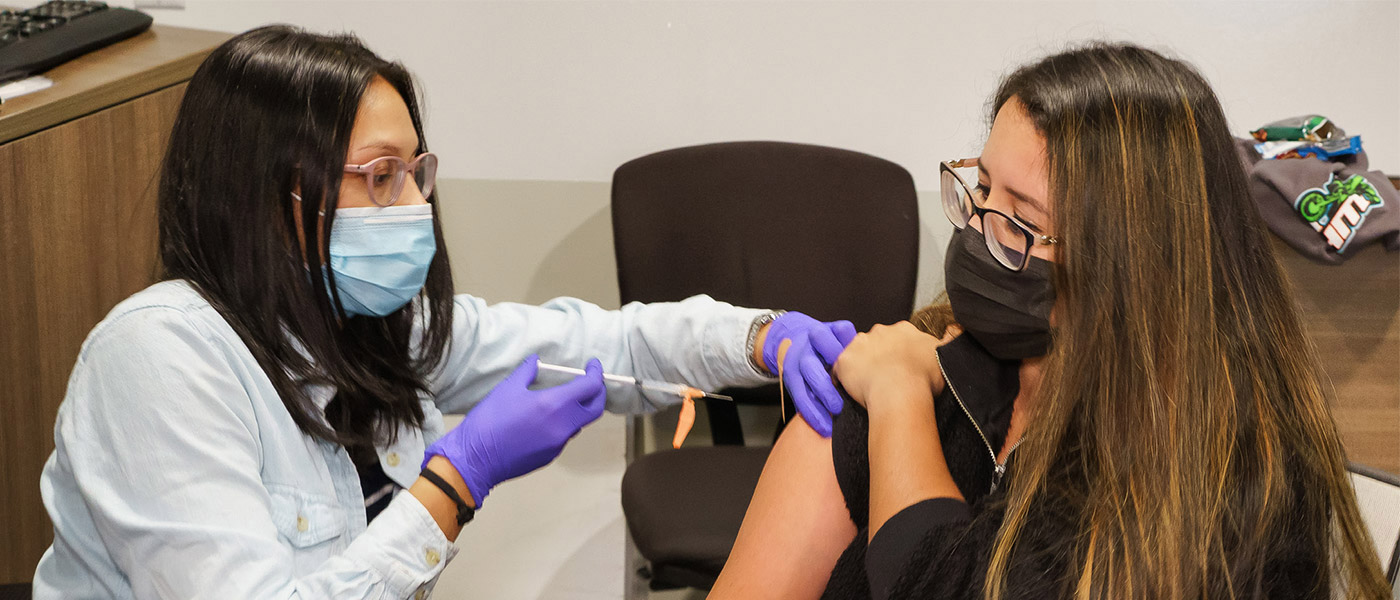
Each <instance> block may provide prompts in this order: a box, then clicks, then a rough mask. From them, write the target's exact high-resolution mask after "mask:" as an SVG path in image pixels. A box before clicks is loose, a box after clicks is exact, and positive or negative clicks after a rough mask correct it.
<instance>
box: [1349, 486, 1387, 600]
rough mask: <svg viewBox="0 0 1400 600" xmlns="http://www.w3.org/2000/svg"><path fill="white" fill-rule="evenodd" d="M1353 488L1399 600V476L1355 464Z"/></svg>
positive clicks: (1382, 563) (1383, 566) (1382, 564)
mask: <svg viewBox="0 0 1400 600" xmlns="http://www.w3.org/2000/svg"><path fill="white" fill-rule="evenodd" d="M1347 470H1349V471H1351V482H1352V486H1353V487H1355V488H1356V503H1357V505H1358V506H1359V507H1360V508H1361V518H1362V519H1364V520H1365V521H1366V527H1367V529H1369V530H1370V531H1371V539H1372V540H1374V541H1375V542H1376V552H1377V553H1379V555H1380V558H1381V568H1383V569H1385V570H1386V576H1387V577H1389V579H1390V585H1391V587H1392V588H1394V589H1395V590H1396V594H1397V595H1396V598H1400V586H1397V578H1400V476H1396V475H1393V474H1390V473H1386V472H1384V471H1381V470H1378V469H1372V468H1370V467H1366V466H1362V465H1357V464H1352V465H1349V466H1348V467H1347Z"/></svg>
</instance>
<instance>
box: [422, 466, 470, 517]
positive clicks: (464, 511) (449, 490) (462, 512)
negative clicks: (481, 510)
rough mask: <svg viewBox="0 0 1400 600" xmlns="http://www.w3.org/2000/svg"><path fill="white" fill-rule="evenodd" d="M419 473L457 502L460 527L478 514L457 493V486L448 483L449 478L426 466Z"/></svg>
mask: <svg viewBox="0 0 1400 600" xmlns="http://www.w3.org/2000/svg"><path fill="white" fill-rule="evenodd" d="M418 475H419V476H421V477H422V478H423V479H427V480H428V481H429V482H431V483H432V484H433V485H435V486H437V487H438V489H440V490H442V493H444V494H447V497H448V498H451V499H452V501H453V502H455V503H457V526H458V527H461V526H463V525H466V524H467V523H470V522H471V520H472V518H473V517H475V516H476V509H474V508H472V507H470V506H468V505H467V503H466V502H465V501H463V500H462V496H461V494H458V493H457V488H454V487H452V484H450V483H447V480H446V479H443V478H442V476H441V475H438V474H437V473H434V472H432V470H430V469H428V468H424V469H423V472H422V473H419V474H418Z"/></svg>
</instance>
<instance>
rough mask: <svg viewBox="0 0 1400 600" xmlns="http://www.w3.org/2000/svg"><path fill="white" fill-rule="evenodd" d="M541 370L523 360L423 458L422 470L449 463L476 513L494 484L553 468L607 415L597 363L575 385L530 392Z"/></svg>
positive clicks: (534, 360)
mask: <svg viewBox="0 0 1400 600" xmlns="http://www.w3.org/2000/svg"><path fill="white" fill-rule="evenodd" d="M538 370H539V357H538V356H535V355H531V356H530V357H529V358H527V359H525V362H523V363H520V366H519V367H516V368H515V371H514V372H512V373H511V374H510V375H509V376H508V377H506V378H505V380H503V381H501V382H500V383H498V384H496V387H495V388H492V390H491V392H490V393H489V394H486V397H485V398H482V400H481V402H480V403H478V404H477V405H476V407H475V408H473V409H472V410H471V412H469V413H467V416H466V417H464V418H463V419H462V422H461V424H459V425H457V427H456V428H454V429H453V430H452V431H449V432H447V435H444V436H442V438H440V439H438V441H436V442H433V444H432V445H431V446H428V449H427V452H426V455H425V456H424V457H423V464H424V465H427V464H428V459H430V458H432V457H434V456H442V457H444V458H446V459H447V460H448V462H451V463H452V466H453V467H455V468H456V469H457V472H458V473H461V475H462V480H463V481H465V482H466V483H467V489H468V490H471V493H472V500H475V501H476V507H477V508H481V501H482V500H483V499H485V498H486V494H488V493H490V491H491V488H493V487H495V486H496V484H498V483H501V482H503V481H506V480H508V479H514V478H516V477H519V476H521V475H524V474H526V473H529V472H531V471H534V470H535V469H538V468H540V467H543V466H545V465H547V464H549V462H550V461H552V460H554V459H555V458H556V457H558V456H559V453H560V452H562V451H563V450H564V444H566V443H568V441H569V440H570V439H571V438H573V437H574V435H575V434H577V433H578V432H579V430H581V429H583V427H584V426H585V425H587V424H589V423H592V422H593V421H595V420H597V419H598V417H599V416H601V415H602V414H603V406H604V404H605V401H606V399H607V392H606V390H604V388H603V365H602V364H601V363H599V362H598V359H596V358H595V359H593V360H590V361H588V366H587V368H585V369H584V370H585V374H583V375H579V376H578V377H575V378H574V379H573V381H570V382H568V383H565V384H562V385H558V386H555V387H551V388H545V389H541V390H532V389H530V384H532V383H534V382H535V374H536V373H537V372H538Z"/></svg>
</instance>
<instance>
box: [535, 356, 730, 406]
mask: <svg viewBox="0 0 1400 600" xmlns="http://www.w3.org/2000/svg"><path fill="white" fill-rule="evenodd" d="M539 365H540V369H542V370H545V371H554V372H555V373H565V374H568V375H583V374H584V371H583V369H575V368H573V367H561V366H559V365H551V364H549V363H547V362H544V361H540V362H539ZM603 380H604V381H610V382H612V383H620V384H623V385H634V386H637V387H639V388H642V389H644V390H650V391H653V392H661V393H663V394H674V395H676V396H681V397H687V396H688V397H691V398H710V399H713V400H724V401H726V402H733V401H734V398H731V397H729V396H725V395H724V394H711V393H710V392H706V391H704V390H699V389H696V388H693V387H690V386H688V385H685V384H681V383H667V382H665V381H648V380H645V379H637V378H635V377H628V376H626V375H613V374H611V373H604V374H603Z"/></svg>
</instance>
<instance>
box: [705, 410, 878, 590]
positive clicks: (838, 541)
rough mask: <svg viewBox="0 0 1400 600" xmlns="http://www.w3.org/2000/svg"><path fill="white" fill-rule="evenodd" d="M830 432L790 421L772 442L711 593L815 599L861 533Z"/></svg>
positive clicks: (803, 422)
mask: <svg viewBox="0 0 1400 600" xmlns="http://www.w3.org/2000/svg"><path fill="white" fill-rule="evenodd" d="M855 535H856V525H855V523H853V522H852V521H851V517H850V513H849V512H848V511H847V509H846V501H845V497H844V496H843V495H842V494H841V488H840V487H839V486H838V485H837V483H836V470H835V468H834V466H833V464H832V458H831V439H829V438H823V437H821V436H820V435H817V433H816V432H815V431H813V430H812V428H811V427H810V426H808V425H807V423H806V422H805V421H803V420H801V419H796V420H794V421H793V422H792V423H790V424H788V427H787V428H786V429H785V430H784V431H783V435H782V436H781V437H780V438H779V439H778V442H777V443H776V444H774V446H773V452H772V454H770V455H769V457H768V462H767V464H765V465H764V466H763V474H762V475H761V476H759V479H758V487H757V489H755V490H754V495H753V500H752V501H750V502H749V510H748V513H747V514H745V515H744V524H743V526H742V527H741V528H740V529H739V538H738V539H737V540H736V541H735V542H734V549H733V550H732V551H731V552H730V553H729V561H728V562H727V563H725V565H724V572H722V573H721V574H720V577H719V581H718V582H716V583H715V587H714V590H713V591H711V592H710V597H711V598H720V599H723V598H817V597H820V596H821V594H822V591H823V590H824V589H825V588H826V582H827V579H828V577H830V574H831V569H832V567H834V566H835V565H836V559H837V558H839V557H840V556H841V553H842V551H844V550H845V549H846V546H848V545H850V543H851V540H852V539H854V538H855Z"/></svg>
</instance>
